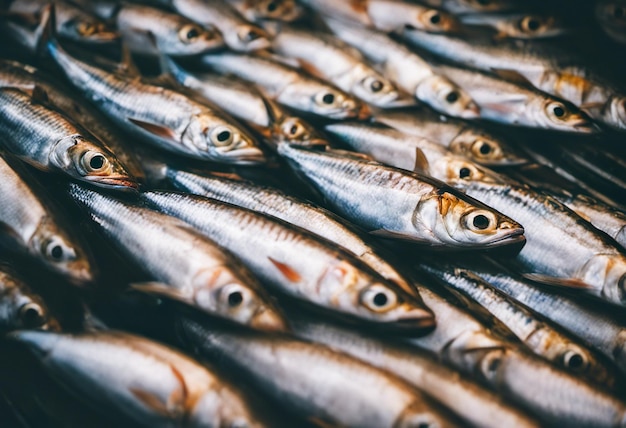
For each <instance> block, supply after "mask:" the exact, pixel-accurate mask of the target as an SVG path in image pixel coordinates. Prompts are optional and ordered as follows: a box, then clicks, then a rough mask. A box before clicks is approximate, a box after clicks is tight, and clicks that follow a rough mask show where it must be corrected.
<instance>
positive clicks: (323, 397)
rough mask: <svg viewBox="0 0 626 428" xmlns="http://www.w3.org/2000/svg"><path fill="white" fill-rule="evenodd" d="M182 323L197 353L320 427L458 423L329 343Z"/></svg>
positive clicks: (412, 391) (402, 427) (185, 339)
mask: <svg viewBox="0 0 626 428" xmlns="http://www.w3.org/2000/svg"><path fill="white" fill-rule="evenodd" d="M179 325H180V329H181V330H182V332H181V336H182V337H183V339H182V340H183V342H184V343H186V344H187V345H188V346H190V347H192V348H194V349H196V351H197V352H198V353H199V354H200V355H202V356H205V357H207V356H208V357H209V358H213V359H214V360H215V361H216V362H218V363H220V364H222V365H223V366H228V367H231V368H235V369H236V370H237V371H238V372H240V373H242V374H245V375H246V378H247V379H249V381H250V382H251V383H252V384H253V385H255V386H256V388H257V389H259V390H261V391H263V393H264V394H265V395H269V396H270V397H272V398H274V399H276V400H278V401H279V402H280V403H283V404H285V405H286V406H289V408H292V409H294V410H296V411H298V412H299V413H300V414H302V415H304V416H305V417H306V418H307V419H312V420H316V421H320V424H321V425H329V426H359V427H364V428H366V427H372V428H380V427H397V428H410V427H415V426H428V427H441V428H446V427H450V426H456V423H455V422H454V421H452V420H451V419H450V418H449V417H448V416H445V413H444V412H443V411H442V410H440V408H439V407H438V406H437V405H435V404H433V403H432V402H431V401H430V400H429V399H427V398H426V397H424V396H423V395H422V394H421V393H420V392H419V391H417V390H416V389H414V388H412V387H411V386H410V385H408V384H407V383H405V382H403V381H401V380H400V379H398V378H397V377H395V376H393V375H391V374H389V373H387V372H384V371H382V370H380V369H377V368H374V367H372V366H370V365H368V364H365V363H363V362H361V361H359V360H357V359H355V358H352V357H350V356H348V355H346V354H344V353H339V352H334V351H332V350H331V349H329V348H328V347H326V346H324V345H320V344H313V343H309V342H305V341H301V340H297V339H291V338H289V337H286V336H275V335H265V336H260V335H252V334H250V333H249V332H247V331H232V332H231V331H227V330H226V329H224V328H219V327H215V328H214V326H210V327H204V326H202V325H201V324H199V323H196V322H194V321H191V320H187V319H182V320H180V321H179ZM346 397H349V399H348V400H346Z"/></svg>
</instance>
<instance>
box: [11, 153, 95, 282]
mask: <svg viewBox="0 0 626 428" xmlns="http://www.w3.org/2000/svg"><path fill="white" fill-rule="evenodd" d="M0 177H2V179H1V180H0V195H1V196H0V197H1V199H2V201H3V202H2V204H0V231H1V232H2V235H3V236H4V237H8V239H9V240H10V241H11V242H12V244H13V245H11V247H10V248H11V249H13V250H18V249H19V251H22V252H26V253H27V254H28V255H29V256H30V257H31V258H32V259H33V260H36V261H38V262H39V263H40V264H42V265H43V266H45V267H46V268H47V269H49V270H52V271H53V272H57V273H58V274H60V275H62V276H63V277H64V278H65V279H67V280H68V281H69V282H70V283H72V284H74V285H77V286H84V287H87V286H89V285H91V284H93V282H94V281H95V280H96V276H97V265H96V263H95V261H94V259H93V256H92V254H91V251H90V250H89V248H88V246H87V245H86V243H85V242H84V241H83V239H82V238H81V237H80V235H79V234H78V233H76V231H75V230H74V228H71V227H70V226H69V225H68V223H67V219H66V215H65V213H64V212H63V211H62V210H61V209H60V208H59V207H58V206H57V205H55V204H54V203H53V202H52V201H51V200H50V199H49V198H48V197H47V195H46V192H45V191H44V190H43V189H41V188H40V187H39V186H38V185H37V183H36V182H34V180H33V178H32V177H31V176H30V174H29V173H28V171H26V170H25V169H24V168H23V167H22V165H20V164H19V163H18V161H17V160H16V159H10V158H9V157H8V156H7V155H5V154H3V155H1V156H0Z"/></svg>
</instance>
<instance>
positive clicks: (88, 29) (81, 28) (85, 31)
mask: <svg viewBox="0 0 626 428" xmlns="http://www.w3.org/2000/svg"><path fill="white" fill-rule="evenodd" d="M97 29H98V27H97V26H96V25H94V24H92V23H91V22H79V23H78V25H77V26H76V30H77V31H78V33H79V34H80V35H82V36H91V35H92V34H94V33H95V32H96V30H97Z"/></svg>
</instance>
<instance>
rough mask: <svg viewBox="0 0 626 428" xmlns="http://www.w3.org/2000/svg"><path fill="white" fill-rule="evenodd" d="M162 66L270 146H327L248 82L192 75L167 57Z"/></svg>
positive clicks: (300, 122) (204, 74)
mask: <svg viewBox="0 0 626 428" xmlns="http://www.w3.org/2000/svg"><path fill="white" fill-rule="evenodd" d="M162 64H163V66H162V69H163V70H165V71H166V73H167V75H169V76H172V77H173V78H174V80H176V81H177V82H178V83H180V84H181V85H183V86H184V87H185V88H188V89H189V90H191V91H193V92H194V93H195V94H197V95H198V96H200V97H202V98H204V99H206V100H207V101H209V102H211V103H213V104H215V105H217V106H219V107H220V108H221V109H223V110H224V111H225V112H227V113H228V114H231V115H232V116H234V117H236V118H237V119H240V120H242V121H244V122H245V123H246V124H248V125H249V126H250V127H252V128H254V129H255V130H257V131H258V132H259V133H260V134H261V135H263V136H264V137H265V138H267V139H268V142H270V144H273V145H275V144H278V143H281V142H289V143H293V144H301V145H303V146H308V145H323V146H325V145H328V144H329V143H328V142H327V141H326V140H325V139H324V137H323V136H322V135H320V133H319V132H317V130H316V129H315V128H314V127H313V126H312V125H311V124H310V123H308V122H306V121H305V120H304V119H302V118H300V117H298V116H294V115H292V114H290V113H289V112H287V111H286V110H285V109H283V108H281V107H280V106H279V105H277V104H276V103H274V102H273V101H270V100H269V99H267V97H266V96H265V95H263V93H262V92H261V91H260V90H258V89H257V88H256V86H254V85H252V84H250V83H248V82H245V81H243V80H240V79H237V78H235V77H231V76H221V75H218V74H213V73H199V72H191V71H188V70H187V69H185V68H183V67H181V66H180V65H178V64H177V63H175V62H174V61H173V60H172V59H171V58H167V57H162Z"/></svg>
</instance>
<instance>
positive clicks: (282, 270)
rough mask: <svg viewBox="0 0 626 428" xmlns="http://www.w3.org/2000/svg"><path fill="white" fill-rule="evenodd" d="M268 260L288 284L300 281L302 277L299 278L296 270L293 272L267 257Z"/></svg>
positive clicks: (283, 264)
mask: <svg viewBox="0 0 626 428" xmlns="http://www.w3.org/2000/svg"><path fill="white" fill-rule="evenodd" d="M268 259H269V261H270V262H272V264H273V265H274V266H276V268H277V269H278V270H279V271H280V273H282V274H283V276H284V277H285V278H287V279H288V280H289V281H290V282H300V281H301V280H302V277H301V276H300V274H299V273H298V272H297V271H296V270H294V269H293V268H292V267H291V266H289V265H287V264H285V263H281V262H279V261H277V260H274V259H273V258H271V257H268Z"/></svg>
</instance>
